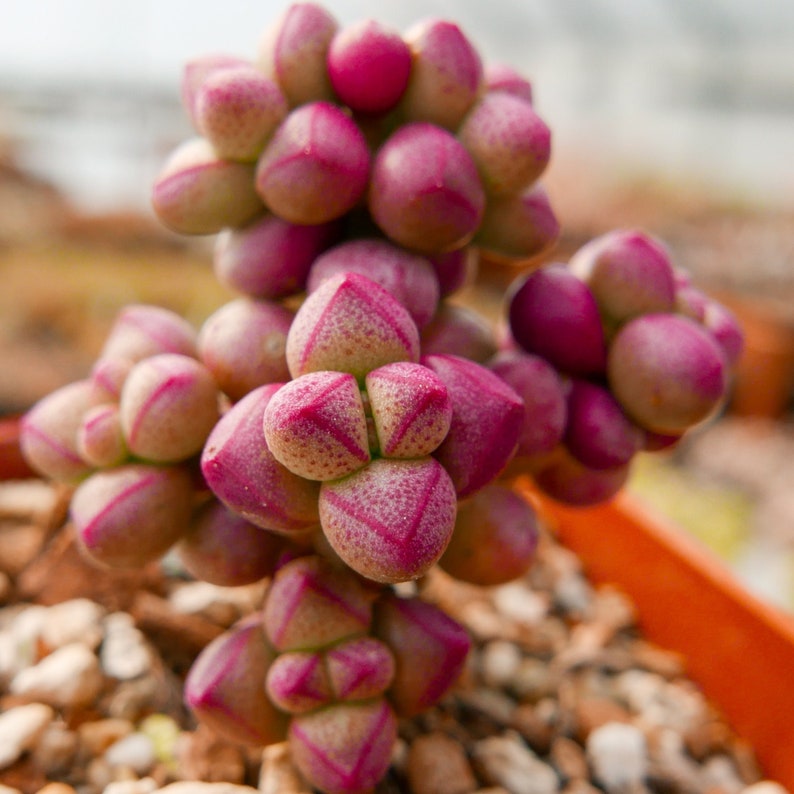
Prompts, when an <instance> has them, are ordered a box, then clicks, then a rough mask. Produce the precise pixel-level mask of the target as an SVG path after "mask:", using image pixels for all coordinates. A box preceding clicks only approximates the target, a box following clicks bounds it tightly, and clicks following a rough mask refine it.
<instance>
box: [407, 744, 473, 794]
mask: <svg viewBox="0 0 794 794" xmlns="http://www.w3.org/2000/svg"><path fill="white" fill-rule="evenodd" d="M406 773H407V777H408V781H409V783H410V785H411V790H412V791H413V792H414V794H467V793H468V792H472V791H474V790H475V789H476V788H477V780H476V778H475V777H474V772H473V771H472V769H471V766H470V765H469V762H468V760H467V758H466V753H465V751H464V749H463V746H462V745H461V744H460V743H459V742H456V741H455V740H454V739H452V738H450V737H449V736H447V735H446V734H444V733H440V732H435V733H428V734H425V735H424V736H420V737H418V738H417V739H415V740H414V742H413V743H412V744H411V747H410V749H409V751H408V759H407V769H406Z"/></svg>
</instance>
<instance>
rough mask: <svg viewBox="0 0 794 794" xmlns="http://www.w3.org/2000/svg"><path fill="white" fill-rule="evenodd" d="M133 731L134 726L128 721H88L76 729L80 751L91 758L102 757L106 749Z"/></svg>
mask: <svg viewBox="0 0 794 794" xmlns="http://www.w3.org/2000/svg"><path fill="white" fill-rule="evenodd" d="M134 730H135V726H134V725H133V724H132V723H131V722H129V721H128V720H120V719H102V720H90V721H88V722H84V723H83V724H82V725H80V726H79V727H78V728H77V736H78V738H79V739H80V746H81V748H82V750H84V751H85V752H86V753H87V754H88V755H89V756H90V757H92V758H93V757H95V756H99V755H102V754H103V753H104V752H105V751H106V750H107V749H108V747H110V746H111V745H113V744H115V743H116V742H117V741H119V739H123V738H124V737H125V736H129V734H131V733H132V732H133V731H134Z"/></svg>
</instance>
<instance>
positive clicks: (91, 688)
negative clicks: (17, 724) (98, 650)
mask: <svg viewBox="0 0 794 794" xmlns="http://www.w3.org/2000/svg"><path fill="white" fill-rule="evenodd" d="M102 685H103V679H102V671H101V670H100V669H99V661H98V660H97V658H96V656H95V655H94V654H93V652H92V651H91V650H90V649H89V648H86V646H85V645H82V644H81V643H78V642H73V643H71V644H69V645H64V646H63V648H58V650H57V651H53V652H52V653H51V654H50V655H49V656H45V657H44V658H43V659H42V660H41V661H40V662H39V663H38V664H36V665H34V666H33V667H28V668H27V669H25V670H21V671H20V672H19V673H17V674H16V675H15V676H14V678H13V679H12V680H11V684H10V686H9V690H10V692H11V693H12V694H13V695H22V696H24V697H27V698H32V699H35V700H40V701H42V702H43V703H48V704H49V705H51V706H81V705H86V704H88V703H91V702H93V701H94V699H95V698H96V697H97V695H99V693H100V691H101V689H102Z"/></svg>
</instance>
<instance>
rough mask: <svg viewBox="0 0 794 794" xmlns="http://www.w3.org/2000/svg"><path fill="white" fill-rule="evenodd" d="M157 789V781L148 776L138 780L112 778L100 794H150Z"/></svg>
mask: <svg viewBox="0 0 794 794" xmlns="http://www.w3.org/2000/svg"><path fill="white" fill-rule="evenodd" d="M156 790H157V782H156V781H155V780H154V779H153V778H150V777H142V778H141V779H140V780H114V781H113V782H111V783H108V784H107V786H105V788H104V789H103V790H102V794H151V792H153V791H156Z"/></svg>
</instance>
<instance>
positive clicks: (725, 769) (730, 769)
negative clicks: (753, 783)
mask: <svg viewBox="0 0 794 794" xmlns="http://www.w3.org/2000/svg"><path fill="white" fill-rule="evenodd" d="M703 780H704V782H705V784H706V788H709V787H714V788H719V789H722V790H723V791H726V792H730V794H740V792H741V790H742V789H743V788H744V783H743V782H742V779H741V777H739V772H738V771H737V769H736V765H735V764H734V763H733V761H732V760H731V759H730V758H729V757H728V756H727V755H713V756H711V758H709V759H708V761H706V763H705V764H704V765H703Z"/></svg>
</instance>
